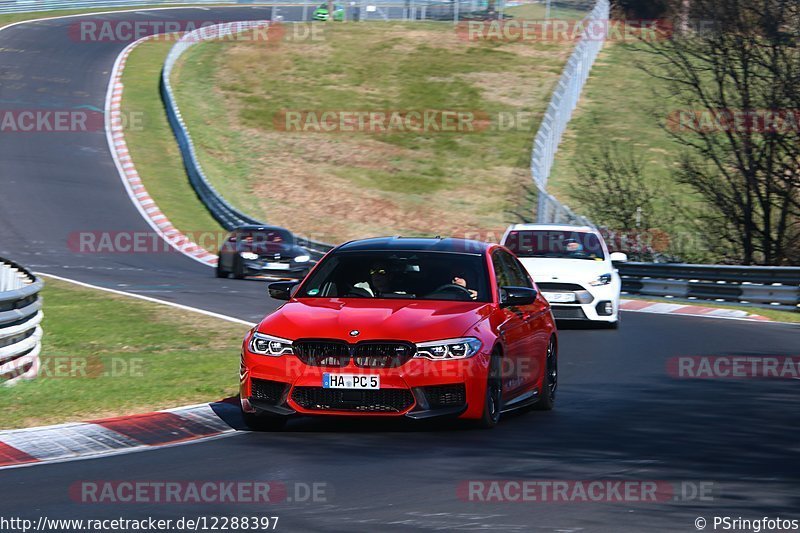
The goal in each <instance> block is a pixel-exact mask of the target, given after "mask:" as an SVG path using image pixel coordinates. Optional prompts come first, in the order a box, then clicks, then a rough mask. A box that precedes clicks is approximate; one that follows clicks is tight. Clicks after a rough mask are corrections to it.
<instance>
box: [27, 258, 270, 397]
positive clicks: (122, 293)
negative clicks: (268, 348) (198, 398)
mask: <svg viewBox="0 0 800 533" xmlns="http://www.w3.org/2000/svg"><path fill="white" fill-rule="evenodd" d="M35 274H36V275H37V276H44V277H47V278H53V279H57V280H59V281H65V282H67V283H73V284H75V285H79V286H81V287H86V288H89V289H96V290H98V291H105V292H110V293H112V294H117V295H120V296H129V297H131V298H137V299H139V300H144V301H146V302H152V303H156V304H162V305H168V306H170V307H174V308H176V309H181V310H183V311H191V312H193V313H199V314H201V315H206V316H209V317H212V318H218V319H220V320H226V321H228V322H233V323H235V324H242V325H244V326H248V327H253V326H255V325H256V324H255V323H253V322H248V321H246V320H242V319H239V318H236V317H232V316H228V315H222V314H220V313H215V312H213V311H206V310H205V309H200V308H197V307H190V306H188V305H183V304H177V303H175V302H168V301H166V300H159V299H157V298H151V297H150V296H144V295H142V294H136V293H132V292H125V291H119V290H117V289H109V288H108V287H99V286H97V285H92V284H91V283H84V282H83V281H77V280H74V279H69V278H63V277H61V276H56V275H54V274H46V273H44V272H36V273H35ZM184 407H186V406H184Z"/></svg>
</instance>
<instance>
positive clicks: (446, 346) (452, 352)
mask: <svg viewBox="0 0 800 533" xmlns="http://www.w3.org/2000/svg"><path fill="white" fill-rule="evenodd" d="M480 349H481V341H479V340H478V339H476V338H475V337H464V338H461V339H445V340H441V341H431V342H420V343H418V344H417V353H416V355H414V357H416V358H425V359H433V360H434V361H441V360H446V359H466V358H468V357H472V356H473V355H475V354H476V353H478V352H479V351H480Z"/></svg>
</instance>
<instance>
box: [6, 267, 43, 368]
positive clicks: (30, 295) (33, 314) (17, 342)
mask: <svg viewBox="0 0 800 533" xmlns="http://www.w3.org/2000/svg"><path fill="white" fill-rule="evenodd" d="M42 286H43V283H42V281H41V280H39V279H38V278H36V276H34V275H33V274H31V273H30V272H28V271H27V270H25V269H24V268H22V267H21V266H19V265H18V264H16V263H14V262H12V261H8V260H6V259H2V258H0V382H2V383H5V384H13V383H15V382H17V381H19V380H21V379H31V378H34V377H36V375H37V374H38V373H39V352H40V351H41V349H42V345H41V341H42V328H41V326H40V325H39V324H40V323H41V322H42V311H41V308H42V303H41V300H40V299H39V291H41V289H42Z"/></svg>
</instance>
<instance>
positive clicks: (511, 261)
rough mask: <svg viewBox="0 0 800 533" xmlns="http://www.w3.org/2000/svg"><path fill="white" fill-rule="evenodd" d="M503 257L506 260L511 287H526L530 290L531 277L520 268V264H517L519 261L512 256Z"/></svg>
mask: <svg viewBox="0 0 800 533" xmlns="http://www.w3.org/2000/svg"><path fill="white" fill-rule="evenodd" d="M503 255H504V256H505V257H506V259H507V260H508V266H509V271H510V273H511V279H512V282H513V285H514V286H515V287H528V288H529V289H532V288H533V283H532V282H531V277H530V276H529V275H528V271H527V270H525V267H524V266H522V263H520V262H519V259H517V258H516V257H514V256H513V255H509V254H503Z"/></svg>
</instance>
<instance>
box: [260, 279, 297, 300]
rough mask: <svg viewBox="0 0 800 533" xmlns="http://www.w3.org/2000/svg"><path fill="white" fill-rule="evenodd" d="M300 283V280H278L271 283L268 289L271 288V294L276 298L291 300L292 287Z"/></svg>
mask: <svg viewBox="0 0 800 533" xmlns="http://www.w3.org/2000/svg"><path fill="white" fill-rule="evenodd" d="M298 283H299V282H298V281H278V282H275V283H270V284H269V285H268V286H267V290H269V295H270V296H271V297H272V298H275V299H276V300H289V299H290V298H291V297H292V289H294V288H295V286H296V285H297V284H298Z"/></svg>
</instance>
